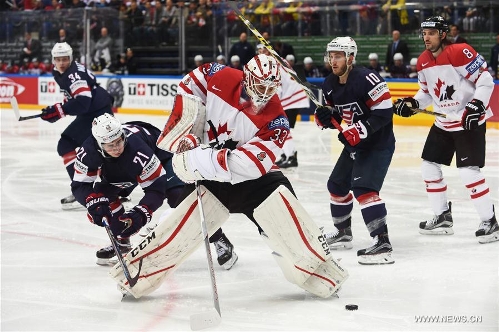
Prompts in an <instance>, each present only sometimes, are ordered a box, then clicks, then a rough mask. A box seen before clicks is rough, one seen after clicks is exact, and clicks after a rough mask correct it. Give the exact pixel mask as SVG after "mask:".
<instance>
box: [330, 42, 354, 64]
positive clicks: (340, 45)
mask: <svg viewBox="0 0 499 332" xmlns="http://www.w3.org/2000/svg"><path fill="white" fill-rule="evenodd" d="M329 52H345V56H346V57H348V56H350V55H353V59H354V60H355V57H356V56H357V43H356V42H355V40H353V38H352V37H336V38H334V39H333V40H331V41H330V42H329V43H328V44H327V47H326V56H327V57H328V58H329Z"/></svg>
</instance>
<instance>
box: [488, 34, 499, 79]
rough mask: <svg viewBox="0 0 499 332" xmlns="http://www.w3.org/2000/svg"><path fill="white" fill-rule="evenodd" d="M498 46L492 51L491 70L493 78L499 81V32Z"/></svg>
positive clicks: (497, 37)
mask: <svg viewBox="0 0 499 332" xmlns="http://www.w3.org/2000/svg"><path fill="white" fill-rule="evenodd" d="M496 42H497V43H496V44H495V45H494V47H492V49H491V50H490V62H489V69H490V71H491V72H492V77H494V78H495V79H497V80H499V32H498V33H497V34H496Z"/></svg>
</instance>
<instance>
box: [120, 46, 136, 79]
mask: <svg viewBox="0 0 499 332" xmlns="http://www.w3.org/2000/svg"><path fill="white" fill-rule="evenodd" d="M116 74H118V75H135V74H137V59H136V58H135V57H134V56H133V50H132V49H131V48H127V49H126V53H121V54H120V56H119V58H118V63H117V64H116Z"/></svg>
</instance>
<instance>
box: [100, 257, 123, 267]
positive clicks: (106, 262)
mask: <svg viewBox="0 0 499 332" xmlns="http://www.w3.org/2000/svg"><path fill="white" fill-rule="evenodd" d="M116 263H118V258H116V257H113V258H97V262H96V264H97V265H100V266H114V265H116Z"/></svg>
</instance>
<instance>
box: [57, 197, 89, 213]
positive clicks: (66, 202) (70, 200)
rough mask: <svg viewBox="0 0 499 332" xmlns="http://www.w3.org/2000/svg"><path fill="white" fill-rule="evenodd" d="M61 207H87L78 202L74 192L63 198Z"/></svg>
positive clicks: (72, 208)
mask: <svg viewBox="0 0 499 332" xmlns="http://www.w3.org/2000/svg"><path fill="white" fill-rule="evenodd" d="M61 207H62V209H63V210H76V209H84V208H85V207H84V206H83V205H81V204H80V203H78V201H77V200H76V198H75V197H74V195H73V194H71V195H69V196H67V197H64V198H63V199H61Z"/></svg>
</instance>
